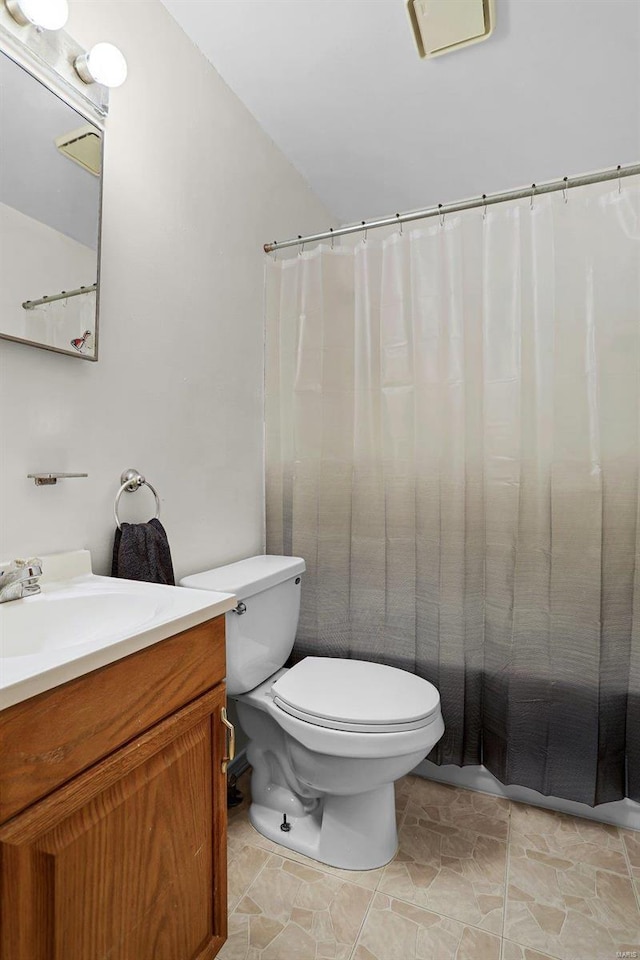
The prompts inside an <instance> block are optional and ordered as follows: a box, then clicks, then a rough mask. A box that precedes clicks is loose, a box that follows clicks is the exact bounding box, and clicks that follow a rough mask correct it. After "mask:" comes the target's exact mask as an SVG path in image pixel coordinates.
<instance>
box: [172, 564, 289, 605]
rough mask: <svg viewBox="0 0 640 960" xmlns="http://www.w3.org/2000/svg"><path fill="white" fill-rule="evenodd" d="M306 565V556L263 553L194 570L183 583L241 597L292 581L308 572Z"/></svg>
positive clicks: (183, 584)
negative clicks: (208, 568) (219, 565)
mask: <svg viewBox="0 0 640 960" xmlns="http://www.w3.org/2000/svg"><path fill="white" fill-rule="evenodd" d="M305 569H306V567H305V562H304V560H303V559H302V557H276V556H271V555H263V556H260V557H248V558H247V559H246V560H238V561H237V563H227V564H225V566H223V567H214V569H213V570H205V571H204V572H203V573H194V574H193V575H192V576H190V577H183V578H182V580H181V581H180V584H181V586H183V587H191V588H195V589H196V590H217V591H219V592H220V593H233V594H235V595H236V597H238V599H239V600H244V599H245V598H246V597H251V596H253V594H255V593H260V592H261V591H262V590H267V589H268V588H269V587H275V586H276V585H277V584H278V583H282V582H283V581H284V580H290V579H291V578H292V577H297V576H298V575H299V574H301V573H304V571H305Z"/></svg>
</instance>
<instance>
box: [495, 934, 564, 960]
mask: <svg viewBox="0 0 640 960" xmlns="http://www.w3.org/2000/svg"><path fill="white" fill-rule="evenodd" d="M502 942H503V944H504V943H515V945H516V947H521V948H522V950H535V951H536V952H537V953H538V954H539V955H540V956H541V957H544V958H545V960H562V957H554V955H553V954H552V953H543V952H542V951H541V950H538V949H537V948H536V947H528V946H527V945H526V943H519V942H518V941H517V940H512V939H511V937H503V938H502Z"/></svg>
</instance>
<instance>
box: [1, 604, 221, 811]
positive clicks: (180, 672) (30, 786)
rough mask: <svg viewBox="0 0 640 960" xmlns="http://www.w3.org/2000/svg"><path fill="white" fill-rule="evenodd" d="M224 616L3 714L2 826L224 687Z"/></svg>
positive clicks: (42, 694)
mask: <svg viewBox="0 0 640 960" xmlns="http://www.w3.org/2000/svg"><path fill="white" fill-rule="evenodd" d="M224 644H225V639H224V617H217V618H216V619H215V620H209V621H208V622H207V623H203V624H200V625H199V626H197V627H193V628H192V629H190V630H185V631H184V632H183V633H178V634H176V636H175V637H170V638H169V639H167V640H162V641H160V642H159V643H157V644H154V645H153V646H151V647H147V648H146V649H145V650H140V651H138V653H134V654H131V655H130V656H128V657H125V658H124V659H122V660H117V661H116V662H115V663H111V664H109V666H106V667H102V668H101V669H99V670H94V671H93V672H92V673H88V674H86V675H85V676H83V677H78V678H77V679H76V680H70V681H69V683H65V684H63V685H62V686H60V687H54V689H53V690H47V691H45V692H44V693H41V694H39V695H38V696H36V697H32V698H31V699H30V700H25V701H24V702H23V703H17V704H15V706H12V707H9V708H8V709H6V710H3V711H2V712H1V713H0V823H4V822H5V821H6V820H8V819H9V818H10V817H13V816H15V814H16V813H19V812H20V811H21V810H24V809H26V807H28V806H29V805H30V804H32V803H34V802H35V801H36V800H39V799H40V798H42V797H44V796H46V795H47V794H49V793H51V791H52V790H55V789H56V788H57V787H58V786H60V785H61V784H63V783H65V782H66V781H67V780H70V779H71V778H72V777H74V776H76V775H77V774H78V773H80V772H81V771H83V770H86V769H87V768H88V767H90V766H91V765H92V764H94V763H96V762H97V761H98V760H100V759H101V758H103V757H106V756H107V755H108V754H110V753H112V752H113V751H114V750H116V749H117V748H118V747H120V746H122V744H124V743H127V742H128V741H129V740H132V739H133V738H134V737H136V736H138V735H139V734H140V733H142V731H144V730H146V729H148V728H149V727H151V726H152V725H153V724H155V723H157V722H158V721H159V720H162V719H163V718H164V717H167V716H169V714H171V713H174V712H175V711H176V710H179V709H180V708H181V707H182V706H184V705H185V704H187V703H189V702H190V701H192V700H195V699H196V697H199V696H200V695H201V694H203V693H204V692H205V691H206V690H209V689H211V688H212V687H213V686H215V685H216V684H217V683H219V682H220V681H221V680H222V679H223V678H224V674H225V647H224Z"/></svg>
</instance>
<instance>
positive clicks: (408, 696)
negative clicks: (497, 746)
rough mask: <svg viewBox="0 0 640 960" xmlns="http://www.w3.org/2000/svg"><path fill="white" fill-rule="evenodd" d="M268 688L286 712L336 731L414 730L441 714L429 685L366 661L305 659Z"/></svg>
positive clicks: (431, 686)
mask: <svg viewBox="0 0 640 960" xmlns="http://www.w3.org/2000/svg"><path fill="white" fill-rule="evenodd" d="M271 689H272V694H273V697H274V702H275V704H276V705H277V706H278V707H279V708H280V709H281V710H284V711H285V713H289V714H292V715H293V716H296V717H299V718H300V719H301V720H306V721H307V722H308V723H314V724H316V725H318V726H324V727H333V728H335V729H339V730H360V731H364V730H367V731H370V732H373V733H383V732H385V733H386V732H393V731H397V730H414V729H417V728H419V727H423V726H426V724H427V723H429V722H430V718H432V717H433V716H434V715H435V714H439V712H440V696H439V694H438V691H437V690H436V688H435V687H434V686H433V684H431V683H429V682H428V681H427V680H423V679H422V678H421V677H416V676H415V675H414V674H413V673H407V672H406V671H405V670H398V669H396V668H395V667H388V666H385V665H384V664H381V663H369V662H368V661H365V660H339V659H335V658H331V657H306V658H305V659H304V660H301V661H300V663H297V664H296V665H295V666H294V667H292V668H291V669H290V670H287V672H286V673H284V674H283V675H282V676H281V677H280V678H279V679H278V680H276V682H275V683H274V684H273V687H272V688H271Z"/></svg>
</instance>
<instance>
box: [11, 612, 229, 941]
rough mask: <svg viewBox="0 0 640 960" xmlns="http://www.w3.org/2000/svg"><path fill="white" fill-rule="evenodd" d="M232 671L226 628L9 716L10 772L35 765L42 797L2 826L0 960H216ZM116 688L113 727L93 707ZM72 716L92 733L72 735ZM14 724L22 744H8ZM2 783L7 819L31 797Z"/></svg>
mask: <svg viewBox="0 0 640 960" xmlns="http://www.w3.org/2000/svg"><path fill="white" fill-rule="evenodd" d="M221 644H222V646H221ZM165 645H167V646H165ZM221 652H222V660H221V659H220V653H221ZM187 660H188V661H189V666H188V668H187V669H186V674H185V661H187ZM154 667H155V672H154ZM110 671H114V672H113V673H112V674H111V675H109V672H110ZM223 675H224V618H218V620H216V621H211V622H210V623H209V624H204V625H202V626H200V627H196V628H194V629H193V630H189V631H185V632H184V633H182V634H179V635H177V636H176V637H172V638H171V639H170V640H165V641H162V642H161V643H159V644H157V645H156V646H155V647H150V648H148V649H147V650H144V651H141V652H140V653H137V654H133V655H132V656H131V657H128V658H126V659H125V660H121V661H119V662H118V663H116V664H112V665H110V666H109V667H105V668H103V669H102V670H98V671H95V672H94V673H93V674H88V675H87V676H85V677H81V678H79V679H78V680H74V681H72V682H71V683H69V684H66V685H65V686H64V687H59V688H56V689H55V690H52V691H48V692H47V693H45V694H41V695H40V696H39V697H34V698H33V699H32V700H31V701H26V702H25V704H18V705H17V706H16V707H13V708H9V709H8V710H6V711H4V712H3V713H0V749H2V748H3V747H5V748H6V753H5V752H3V753H2V759H3V761H4V760H5V757H7V758H9V760H10V763H9V766H10V767H11V768H12V770H13V774H14V776H15V774H16V766H18V767H19V768H20V774H19V775H20V776H21V777H27V776H28V773H29V767H30V766H31V767H33V768H34V770H33V778H32V786H31V794H33V792H35V793H37V794H38V797H39V798H38V799H36V800H35V802H30V804H29V805H28V806H26V807H24V809H21V810H20V812H18V813H16V814H15V815H13V816H11V817H10V819H8V820H7V821H6V822H5V823H4V825H3V826H1V827H0V894H1V896H0V904H1V906H0V921H1V925H0V958H1V960H107V958H108V960H209V958H212V957H214V956H215V955H216V953H217V952H218V950H219V949H220V947H221V945H222V943H223V942H224V940H225V938H226V782H225V779H226V778H225V776H224V774H223V772H222V760H223V757H224V754H225V746H226V737H225V728H224V726H223V724H222V722H221V711H222V709H223V708H224V706H225V687H224V683H222V676H223ZM185 676H187V677H188V679H185ZM162 677H164V678H165V681H166V682H163V681H162ZM172 677H173V682H172V680H171V678H172ZM114 683H115V684H123V685H122V686H121V687H120V696H119V697H117V698H115V699H114V701H113V707H114V708H115V709H112V710H111V714H112V716H111V717H110V719H109V721H108V722H107V723H106V725H105V723H104V716H103V715H102V714H101V715H100V716H98V715H97V706H96V699H95V696H96V693H97V691H102V693H104V692H105V690H107V691H108V690H111V689H112V686H113V684H114ZM154 684H157V686H156V687H155V689H154ZM203 685H204V692H203V690H202V687H203ZM65 688H67V689H65ZM170 690H173V695H171V693H170ZM178 690H179V691H180V692H179V693H178V692H177V691H178ZM136 691H137V693H136ZM156 691H159V692H156ZM193 694H195V696H192V695H193ZM176 700H178V701H179V705H178V706H177V705H176ZM92 701H93V706H94V709H93V711H92V709H91V706H92ZM99 702H102V701H99ZM29 704H30V705H31V708H30V709H29ZM123 705H126V710H124V709H122V710H118V707H120V708H122V707H123ZM65 707H66V709H64V708H65ZM18 708H19V709H18ZM16 711H17V712H16ZM107 712H109V711H108V710H107ZM70 714H74V715H75V716H76V719H78V717H85V718H86V717H88V716H89V715H92V716H94V718H95V723H94V724H93V726H91V725H89V727H84V728H83V729H80V728H79V727H76V728H75V735H74V725H73V722H71V717H70ZM5 715H6V716H5ZM18 716H19V718H20V721H21V723H23V724H26V727H23V734H24V735H23V737H22V741H23V746H22V749H19V748H17V747H16V745H15V744H11V748H9V746H8V745H7V742H6V740H7V736H10V735H11V734H12V733H13V734H17V735H18V736H19V732H18V730H17V729H16V728H15V722H16V718H17V717H18ZM29 716H31V724H30V723H29ZM143 717H144V718H146V720H144V721H142V720H141V718H143ZM3 718H4V719H3ZM47 718H48V720H47ZM150 718H151V719H152V720H155V721H156V722H152V723H150V724H148V723H147V728H146V729H145V730H144V731H143V732H141V733H139V732H137V728H139V725H140V723H141V722H145V723H146V722H147V721H148V720H149V719H150ZM34 724H35V725H34ZM56 724H57V728H58V729H57V733H56V731H55V730H53V729H52V725H54V726H55V725H56ZM132 730H135V731H136V733H135V735H134V736H132V737H131V736H129V734H130V733H131V731H132ZM39 736H40V737H41V740H42V743H41V746H42V747H43V748H42V749H40V750H38V747H37V742H38V737H39ZM123 738H124V740H123ZM61 739H62V742H59V743H58V741H60V740H61ZM53 742H56V743H58V746H57V748H56V749H57V751H58V752H57V753H56V749H54V750H53V752H52V749H51V745H52V743H53ZM25 743H26V749H25ZM114 745H115V746H114ZM110 748H113V749H110ZM87 756H92V759H93V761H94V762H91V763H88V764H87ZM78 765H80V766H83V765H84V766H85V768H84V769H83V771H82V772H80V773H76V768H77V767H78ZM41 766H44V767H46V768H51V767H52V768H53V769H56V768H58V769H57V778H56V777H53V776H52V775H51V771H50V770H49V772H48V774H46V773H45V771H43V770H41V769H39V768H40V767H41ZM70 769H73V771H74V774H75V775H73V776H71V777H67V776H66V774H67V773H68V771H69V770H70ZM7 772H8V768H7V765H5V763H4V762H3V763H2V768H1V770H0V793H2V794H6V793H7V792H8V794H9V796H8V797H7V796H6V795H4V796H2V800H3V802H4V804H5V806H6V808H7V809H14V808H15V807H16V804H18V805H20V804H24V802H25V801H24V797H25V796H29V794H30V791H29V790H28V789H27V788H25V787H24V785H22V786H21V788H20V791H17V790H16V789H15V787H14V788H13V789H9V788H10V786H11V783H10V779H11V778H9V779H8V778H7ZM61 773H62V776H61V775H60V774H61ZM55 779H57V782H56V786H55V788H53V789H50V790H49V789H46V788H48V787H51V785H52V783H53V781H54V780H55ZM65 780H66V782H63V781H65ZM34 784H35V786H34ZM43 784H45V789H46V795H42V793H41V791H42V790H43V786H42V785H43ZM18 793H19V794H20V796H21V797H22V798H23V799H22V800H20V801H18V800H17V799H16V796H17V794H18ZM30 799H31V800H32V801H33V797H32V796H31V797H30Z"/></svg>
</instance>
